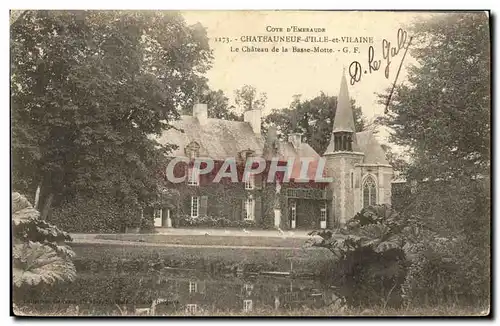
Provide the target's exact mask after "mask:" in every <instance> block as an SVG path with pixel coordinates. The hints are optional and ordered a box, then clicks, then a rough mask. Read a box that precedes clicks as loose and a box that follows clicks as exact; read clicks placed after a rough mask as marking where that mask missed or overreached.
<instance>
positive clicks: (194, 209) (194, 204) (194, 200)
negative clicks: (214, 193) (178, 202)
mask: <svg viewBox="0 0 500 326" xmlns="http://www.w3.org/2000/svg"><path fill="white" fill-rule="evenodd" d="M199 211H200V197H196V196H192V197H191V217H198V214H199Z"/></svg>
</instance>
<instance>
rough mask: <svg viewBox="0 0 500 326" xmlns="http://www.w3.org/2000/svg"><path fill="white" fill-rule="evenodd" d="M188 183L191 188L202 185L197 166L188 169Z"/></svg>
mask: <svg viewBox="0 0 500 326" xmlns="http://www.w3.org/2000/svg"><path fill="white" fill-rule="evenodd" d="M187 181H188V185H190V186H199V185H200V171H198V168H197V167H196V166H190V167H188V171H187Z"/></svg>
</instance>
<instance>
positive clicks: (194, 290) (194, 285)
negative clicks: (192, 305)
mask: <svg viewBox="0 0 500 326" xmlns="http://www.w3.org/2000/svg"><path fill="white" fill-rule="evenodd" d="M197 292H198V283H197V282H191V281H190V282H189V293H197Z"/></svg>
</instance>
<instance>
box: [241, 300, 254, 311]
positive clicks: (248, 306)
mask: <svg viewBox="0 0 500 326" xmlns="http://www.w3.org/2000/svg"><path fill="white" fill-rule="evenodd" d="M252 310H253V300H243V311H244V312H251V311H252Z"/></svg>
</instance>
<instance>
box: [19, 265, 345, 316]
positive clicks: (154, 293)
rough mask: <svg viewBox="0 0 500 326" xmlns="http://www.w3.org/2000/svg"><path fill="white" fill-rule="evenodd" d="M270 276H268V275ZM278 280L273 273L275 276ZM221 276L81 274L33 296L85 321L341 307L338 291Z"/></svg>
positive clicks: (280, 279) (33, 301) (304, 282)
mask: <svg viewBox="0 0 500 326" xmlns="http://www.w3.org/2000/svg"><path fill="white" fill-rule="evenodd" d="M264 274H265V273H264ZM271 274H272V273H271ZM275 274H277V275H262V273H261V274H259V275H257V274H250V275H249V274H245V275H244V274H239V275H238V274H236V275H235V274H218V275H213V274H210V273H206V272H201V271H197V270H189V269H171V270H168V269H165V270H161V271H159V272H155V273H153V274H148V273H142V272H140V273H130V272H127V273H120V274H115V275H110V274H109V273H108V274H106V273H88V272H87V273H80V274H79V276H78V278H77V279H76V280H75V281H74V282H73V283H71V284H64V285H61V286H55V287H51V288H50V287H45V288H39V289H37V290H36V291H34V290H33V289H30V290H28V292H27V293H25V295H23V297H24V298H28V297H29V298H30V300H29V301H26V300H23V301H24V303H25V304H26V305H31V306H33V307H36V309H37V310H42V311H43V310H45V311H52V312H54V313H57V312H58V313H61V314H72V313H77V314H79V315H160V316H161V315H196V314H212V313H215V314H225V313H229V314H230V313H248V314H252V313H254V314H255V313H257V314H258V313H259V312H264V311H265V312H267V313H268V314H272V313H273V312H276V313H279V312H282V311H287V310H288V311H289V310H294V309H303V308H308V309H317V308H322V307H325V306H329V305H334V304H338V301H339V298H338V297H337V296H336V295H335V293H334V291H333V289H332V288H331V287H329V286H326V285H324V284H322V283H321V282H319V281H318V280H314V279H307V278H293V277H290V276H287V275H284V274H283V275H280V273H275Z"/></svg>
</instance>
